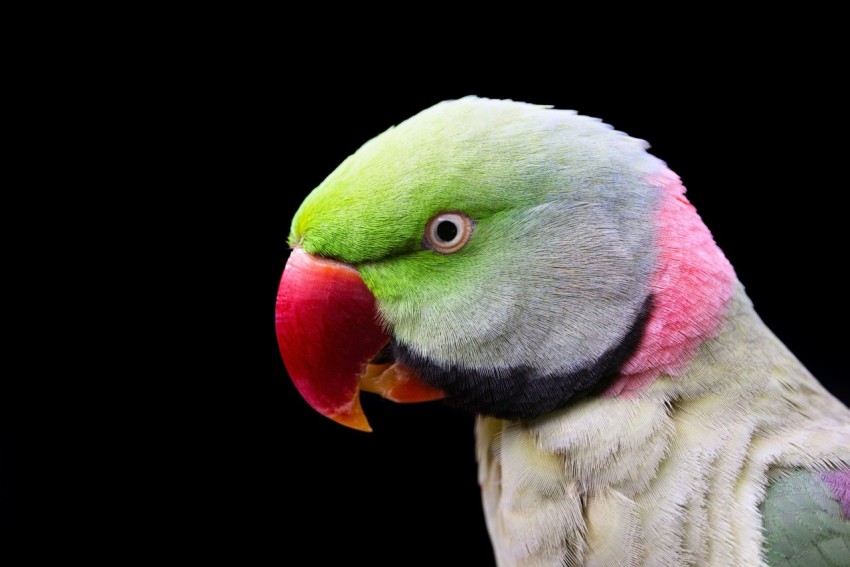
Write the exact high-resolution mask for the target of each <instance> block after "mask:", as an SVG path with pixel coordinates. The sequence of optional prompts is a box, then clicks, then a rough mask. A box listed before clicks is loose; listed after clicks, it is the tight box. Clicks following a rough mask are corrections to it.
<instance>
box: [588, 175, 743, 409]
mask: <svg viewBox="0 0 850 567" xmlns="http://www.w3.org/2000/svg"><path fill="white" fill-rule="evenodd" d="M651 182H652V183H653V184H656V185H657V186H658V187H660V188H661V189H662V191H663V196H662V198H661V203H660V206H659V208H658V211H657V213H656V227H657V232H656V245H657V246H658V248H659V254H658V260H657V268H656V270H655V272H654V274H653V278H652V282H651V285H650V293H651V294H652V297H653V309H652V313H651V314H650V316H649V320H648V321H647V323H646V328H645V330H644V333H643V336H642V337H641V340H640V343H639V344H638V347H637V349H636V351H635V353H634V354H633V355H632V356H631V358H630V359H629V360H628V361H627V362H626V363H625V365H624V366H623V368H622V370H621V372H620V377H619V378H618V379H617V380H615V381H614V383H613V384H611V386H610V387H609V388H608V389H607V390H606V391H605V393H604V395H606V396H628V395H629V394H631V393H634V392H637V391H640V390H642V389H644V388H645V387H647V386H648V385H650V384H651V383H652V382H654V381H655V379H656V378H657V377H658V376H660V375H662V374H666V375H671V376H677V375H679V373H681V372H682V370H683V369H685V368H686V367H687V366H688V364H689V363H690V362H691V361H692V360H693V359H694V357H695V356H696V353H697V351H698V349H699V347H700V345H701V344H702V343H703V342H705V341H706V340H709V339H711V338H713V337H714V336H716V334H717V332H718V330H719V329H720V327H721V326H722V324H723V322H724V320H725V318H726V314H727V310H728V307H729V303H730V300H731V299H732V295H733V293H734V288H735V281H736V278H735V272H734V270H733V269H732V266H731V264H730V263H729V261H728V260H727V259H726V257H725V256H724V255H723V252H722V251H721V250H720V248H718V246H717V244H716V243H715V242H714V239H713V238H712V236H711V233H710V232H709V230H708V228H706V226H705V224H704V223H703V222H702V219H700V217H699V215H698V214H697V212H696V209H695V208H694V206H693V205H691V203H690V202H689V201H688V199H687V198H686V197H685V188H684V186H683V185H682V183H681V181H680V180H679V178H678V176H676V174H674V173H673V172H671V171H669V170H668V171H667V172H665V173H664V174H661V175H658V176H656V177H654V178H652V179H651Z"/></svg>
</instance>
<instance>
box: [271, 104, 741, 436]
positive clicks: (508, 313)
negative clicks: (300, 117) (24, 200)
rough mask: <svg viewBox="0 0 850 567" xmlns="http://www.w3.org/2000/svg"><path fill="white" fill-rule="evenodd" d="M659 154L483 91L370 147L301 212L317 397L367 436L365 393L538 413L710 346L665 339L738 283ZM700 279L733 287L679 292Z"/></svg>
mask: <svg viewBox="0 0 850 567" xmlns="http://www.w3.org/2000/svg"><path fill="white" fill-rule="evenodd" d="M647 147H648V146H647V145H646V143H645V142H643V141H640V140H636V139H633V138H630V137H628V136H627V135H625V134H623V133H620V132H617V131H615V130H614V129H612V128H610V127H609V126H607V125H605V124H603V123H602V122H600V121H598V120H596V119H593V118H589V117H585V116H580V115H577V114H576V113H574V112H572V111H564V110H554V109H551V108H548V107H541V106H536V105H530V104H524V103H517V102H512V101H498V100H487V99H479V98H474V97H469V98H465V99H461V100H457V101H450V102H443V103H440V104H437V105H436V106H434V107H432V108H430V109H427V110H425V111H423V112H421V113H420V114H418V115H416V116H414V117H413V118H410V119H409V120H407V121H405V122H403V123H401V124H400V125H398V126H396V127H394V128H391V129H390V130H388V131H387V132H385V133H383V134H381V135H380V136H378V137H377V138H375V139H373V140H371V141H369V142H368V143H366V144H365V145H364V146H363V147H361V148H360V149H359V150H358V151H357V152H356V153H355V154H354V155H352V156H350V157H349V158H348V159H346V160H345V161H344V162H343V163H342V164H341V165H340V166H339V167H338V168H337V169H336V170H335V171H334V172H333V173H331V174H330V176H328V177H327V179H325V180H324V181H323V182H322V183H321V185H319V187H317V188H316V189H315V190H314V191H313V192H312V193H311V194H310V195H309V196H308V197H307V198H306V199H305V201H304V202H303V203H302V205H301V207H300V208H299V210H298V212H297V213H296V215H295V217H294V219H293V222H292V229H291V232H290V235H289V244H290V246H291V247H292V250H293V251H292V253H291V256H290V258H289V261H288V262H287V265H286V268H285V270H284V273H283V277H282V279H281V283H280V290H279V293H278V299H277V311H276V329H277V337H278V343H279V346H280V350H281V353H282V356H283V360H284V363H285V365H286V368H287V371H288V373H289V375H290V377H291V378H292V380H293V382H294V383H295V385H296V387H297V388H298V390H299V392H300V393H301V394H302V396H303V397H304V399H305V400H306V401H307V402H308V403H309V404H310V405H311V406H312V407H313V408H315V409H316V410H318V411H319V412H320V413H322V414H323V415H325V416H327V417H330V418H332V419H334V420H336V421H338V422H340V423H342V424H344V425H347V426H350V427H354V428H356V429H361V430H369V425H368V422H367V421H366V418H365V416H364V414H363V411H362V409H361V406H360V401H359V395H360V391H361V390H366V391H369V392H375V393H378V394H380V395H382V396H384V397H386V398H389V399H391V400H394V401H400V402H409V401H426V400H434V399H439V398H445V399H446V400H447V401H448V402H449V403H451V404H454V405H457V406H460V407H462V408H466V409H468V410H471V411H473V412H475V413H479V414H483V415H490V416H495V417H500V418H505V419H529V418H535V417H538V416H541V415H543V414H545V413H547V412H549V411H552V410H553V409H556V408H560V407H564V406H566V405H567V404H569V403H570V401H571V400H575V399H578V398H580V397H583V396H588V395H594V394H599V393H602V392H605V391H608V390H610V389H611V388H612V387H613V384H615V383H616V382H617V381H618V380H619V379H621V378H622V377H623V376H624V375H625V374H628V373H630V374H629V375H631V376H638V375H642V374H643V375H645V374H646V372H647V371H648V369H651V368H654V369H657V370H658V371H663V370H670V367H672V366H673V365H674V362H675V363H678V362H680V360H679V359H681V358H683V357H684V355H683V354H682V352H684V351H685V350H688V349H691V350H693V348H694V345H695V344H696V342H695V341H692V342H693V343H694V344H690V345H689V346H687V348H684V347H683V348H682V349H680V351H678V353H674V355H670V354H669V353H670V352H671V350H670V344H668V343H665V342H664V341H661V342H658V341H655V342H653V341H654V339H653V337H655V336H656V335H659V334H663V331H664V328H663V327H664V326H665V325H667V326H668V327H669V326H670V325H673V326H675V325H676V322H675V318H676V313H679V312H681V316H682V317H683V318H684V319H686V320H687V321H685V322H684V323H682V324H681V325H680V327H682V325H683V326H684V327H682V328H678V327H677V328H676V334H677V336H679V337H685V339H680V340H679V342H687V340H686V339H687V337H688V336H689V335H688V332H689V328H688V327H687V326H688V325H689V324H690V325H697V326H699V323H698V320H700V317H693V316H692V313H690V312H688V309H689V308H690V307H693V306H692V305H691V304H699V303H700V301H703V302H704V301H709V302H710V301H714V302H715V303H717V302H719V303H723V302H724V301H727V300H728V296H729V295H730V294H731V291H730V290H731V284H730V283H729V282H730V281H731V280H732V279H734V277H733V276H731V275H730V274H731V267H728V263H727V262H726V261H725V258H723V257H722V253H720V252H719V250H717V249H716V246H715V245H714V243H713V240H711V237H710V234H708V232H707V229H705V228H704V225H702V222H701V221H700V220H699V217H698V216H696V214H695V213H694V212H693V207H691V206H690V204H689V203H688V202H687V200H686V199H685V198H684V196H683V193H684V189H683V188H682V187H681V184H679V182H678V178H677V177H676V176H675V175H674V174H672V173H671V172H670V171H669V170H668V169H667V168H666V166H665V164H664V163H663V162H662V161H660V160H659V159H657V158H655V157H654V156H652V155H650V154H649V153H647V151H646V149H647ZM665 219H666V220H665ZM694 219H695V220H694ZM671 231H672V232H676V231H679V232H681V233H682V234H679V235H678V236H676V235H672V233H671ZM706 235H707V237H706ZM688 238H690V239H696V241H697V244H700V243H701V245H702V248H699V247H697V249H696V253H695V254H683V253H682V247H681V245H680V244H681V241H682V240H683V239H688ZM706 238H707V240H706ZM668 241H669V242H668ZM677 243H678V244H677ZM700 251H702V252H700ZM718 254H719V257H718V256H717V255H718ZM691 256H692V258H691V259H690V260H689V259H688V258H689V257H691ZM688 277H691V278H692V279H693V278H697V280H698V281H703V280H705V281H713V280H711V278H714V279H716V280H717V281H718V282H720V283H722V284H723V286H725V287H723V290H725V291H723V293H719V294H718V293H715V292H716V290H714V291H715V292H712V293H709V294H708V295H710V296H711V297H709V298H708V299H706V298H700V297H699V295H700V294H699V293H695V294H692V295H693V296H694V297H691V296H690V295H687V294H682V293H680V290H681V289H684V288H686V287H687V286H688V285H689V284H688V281H689V280H688ZM697 280H695V281H697ZM674 284H675V285H674ZM718 285H719V284H718ZM702 287H706V286H702ZM673 288H675V289H673ZM671 290H672V291H671ZM671 294H672V299H671ZM715 296H717V297H719V299H717V298H715V299H712V298H714V297H715ZM703 307H704V306H703ZM718 309H719V307H718ZM665 312H669V313H668V315H667V316H664V315H663V313H665ZM713 317H714V316H713V315H712V316H710V317H708V319H712V318H713ZM714 318H716V317H714ZM703 319H705V317H703ZM671 321H672V322H671ZM689 321H690V323H689ZM693 321H697V323H694V322H693ZM710 326H711V325H710V324H709V323H706V324H705V325H703V326H702V327H700V328H699V329H697V330H696V331H693V329H690V331H693V332H691V335H694V337H696V336H698V335H700V336H701V335H703V334H705V333H706V332H707V329H708V327H710ZM668 330H669V329H668ZM674 350H675V349H674ZM665 356H667V357H668V358H669V357H670V356H672V357H673V358H675V359H676V360H672V359H670V360H668V359H667V358H665ZM665 364H666V366H665ZM620 389H622V387H620Z"/></svg>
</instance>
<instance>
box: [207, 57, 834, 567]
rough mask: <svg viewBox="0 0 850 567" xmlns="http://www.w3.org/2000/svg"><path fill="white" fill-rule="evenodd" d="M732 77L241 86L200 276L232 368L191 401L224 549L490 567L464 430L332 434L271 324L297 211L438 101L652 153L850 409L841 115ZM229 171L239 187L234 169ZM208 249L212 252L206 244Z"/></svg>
mask: <svg viewBox="0 0 850 567" xmlns="http://www.w3.org/2000/svg"><path fill="white" fill-rule="evenodd" d="M724 75H725V71H724V70H716V71H715V72H711V71H709V70H707V71H706V74H705V75H704V76H703V77H702V80H700V81H697V82H696V83H692V84H690V83H689V84H684V83H679V82H678V81H677V80H676V79H675V78H674V77H672V76H667V75H665V74H664V73H661V74H659V75H656V76H653V77H645V78H643V80H635V81H631V80H623V81H622V82H621V81H619V80H616V79H613V78H611V77H608V78H607V79H605V78H603V79H600V78H599V77H598V76H597V75H593V76H588V77H586V78H584V77H581V76H579V77H576V78H574V79H573V80H567V79H566V78H563V77H555V78H551V79H549V80H547V79H543V80H540V77H531V76H530V75H529V76H517V77H511V78H503V79H500V80H480V79H475V80H472V79H466V80H440V79H439V78H437V77H434V76H433V75H428V76H427V77H420V80H419V81H417V82H416V83H415V84H414V85H412V86H401V81H399V80H398V78H397V77H392V76H386V77H380V78H377V79H373V80H368V81H367V80H363V81H358V80H356V79H355V78H351V79H349V80H341V81H339V82H334V81H328V82H322V83H321V84H318V85H313V86H310V87H305V88H303V90H302V89H301V87H299V89H298V91H297V92H298V94H297V95H296V96H295V97H290V98H287V97H283V98H281V99H280V100H278V99H277V98H276V97H277V94H276V93H275V92H268V91H265V90H264V88H265V84H264V83H263V81H262V80H256V77H249V78H248V80H247V82H246V84H245V85H244V92H242V93H241V94H240V96H239V98H238V101H239V102H240V103H241V104H245V105H246V106H247V109H246V113H245V115H244V117H243V116H240V115H239V113H238V112H236V113H234V112H233V111H230V112H229V113H228V114H229V115H230V119H231V120H234V121H237V122H239V121H243V120H244V122H240V123H239V124H230V125H228V127H227V128H228V130H232V132H233V133H235V134H236V135H237V138H238V139H235V140H231V141H230V143H228V144H227V147H232V146H234V145H235V146H236V147H237V148H238V157H239V160H238V161H239V164H240V167H239V170H240V171H239V172H238V174H236V175H231V176H230V177H228V181H229V182H230V183H232V187H231V188H230V189H231V192H230V193H229V194H228V195H227V196H226V197H225V198H224V200H223V202H222V205H223V206H220V207H218V208H217V209H216V210H218V211H219V212H220V213H221V214H222V216H221V222H220V224H219V225H218V226H216V227H215V234H212V235H206V236H209V238H210V239H211V240H212V242H213V243H214V245H215V246H216V247H218V253H217V254H215V255H213V260H212V263H211V265H209V266H208V271H207V273H206V275H205V277H206V278H210V279H211V280H213V281H214V280H216V279H218V278H221V281H218V282H216V289H217V290H219V293H221V297H220V300H221V302H222V304H223V305H224V307H222V306H221V305H219V304H217V303H214V304H213V305H210V308H211V309H216V310H220V309H225V310H227V312H226V315H225V316H224V317H222V318H221V319H220V321H218V320H216V321H214V322H213V324H212V326H211V328H207V329H205V332H207V333H209V332H214V333H220V334H221V335H222V337H226V340H224V341H219V342H220V344H219V345H218V347H217V348H218V349H220V350H218V351H215V352H209V351H204V350H202V351H200V352H198V356H211V355H212V356H219V355H221V354H222V353H224V356H226V357H228V358H229V359H232V358H233V357H235V358H236V361H237V364H235V365H233V367H232V368H228V370H229V372H228V373H227V374H225V375H218V373H216V374H214V375H213V376H212V377H210V378H209V381H207V377H204V379H203V380H202V382H203V384H202V385H201V386H199V391H200V392H201V394H202V395H204V396H208V397H209V400H210V401H209V403H210V404H212V407H211V408H210V409H212V410H213V411H212V412H210V415H209V417H208V420H209V421H207V422H199V423H197V424H196V426H197V435H198V438H199V440H200V441H201V442H203V443H205V444H208V445H211V446H212V448H213V449H212V451H211V452H210V451H207V452H205V455H206V456H207V457H209V455H210V454H212V455H213V456H214V458H213V459H211V460H210V461H209V463H208V465H209V470H208V471H206V473H205V476H206V478H205V479H201V480H202V481H203V482H206V483H207V485H208V486H209V498H210V503H209V504H210V514H211V515H212V517H213V518H215V521H216V522H220V527H221V528H222V529H221V533H222V539H221V540H219V541H218V544H220V545H221V544H224V543H225V542H227V539H228V537H231V535H230V534H235V533H237V532H238V533H239V534H240V536H239V537H241V536H242V535H244V528H246V526H248V527H249V528H248V529H247V532H248V533H249V534H250V536H249V538H248V539H249V541H250V542H251V543H246V544H244V545H245V546H247V547H248V548H254V546H257V547H258V548H261V549H265V550H267V551H271V552H272V553H275V554H278V555H279V556H281V557H285V556H286V555H287V554H288V551H287V550H288V549H290V548H291V547H292V546H298V547H300V546H306V547H307V548H309V549H310V550H311V551H312V552H314V553H316V554H318V555H319V556H320V557H322V558H323V560H325V561H328V562H331V561H344V560H346V558H349V557H358V558H362V559H363V560H365V561H368V562H370V563H373V564H396V563H397V562H398V561H399V558H400V557H406V556H407V554H415V556H416V557H417V558H418V559H420V560H421V561H422V562H423V563H430V562H437V561H441V560H445V559H446V558H447V557H452V556H455V555H457V554H462V555H463V556H465V557H472V558H476V559H475V560H474V561H473V564H487V561H489V560H490V559H489V555H488V554H489V553H490V551H489V549H490V548H489V542H488V539H487V535H486V531H485V527H484V520H483V516H482V513H481V511H480V500H479V491H478V487H477V484H476V465H475V459H474V452H473V446H474V441H473V434H472V428H473V419H472V417H471V416H469V415H465V414H463V413H460V412H457V411H452V410H449V409H445V408H442V407H441V406H439V405H435V404H429V405H422V406H403V407H402V406H395V405H393V404H391V403H388V402H384V401H383V400H378V399H374V398H373V397H372V396H364V406H365V409H366V413H367V415H369V418H370V421H371V424H372V426H373V428H374V430H375V431H374V433H372V434H363V433H359V432H355V431H351V430H348V429H345V428H343V427H340V426H338V425H336V424H335V423H332V422H331V421H329V420H327V419H325V418H323V417H321V416H319V415H318V414H316V413H315V412H314V411H313V410H311V409H310V408H308V407H307V405H306V404H305V403H304V402H303V401H302V400H301V399H300V398H299V396H298V394H297V393H296V392H295V390H294V388H293V387H292V385H291V384H290V383H289V381H288V379H287V377H286V374H285V371H284V369H283V366H282V364H281V361H280V360H279V356H278V353H277V348H276V344H275V337H274V333H273V325H272V321H273V307H274V297H275V293H276V289H277V284H278V280H279V277H280V274H281V271H282V269H283V266H284V263H285V261H286V257H287V254H288V251H287V247H286V244H285V239H286V236H287V231H288V227H289V222H290V219H291V217H292V214H293V213H294V211H295V209H296V207H297V206H298V204H299V203H300V201H301V200H302V199H303V197H304V196H306V194H307V193H308V192H309V191H310V190H311V189H312V188H313V187H315V186H316V185H317V184H318V183H319V182H320V181H321V180H322V179H323V177H324V176H325V175H327V174H328V173H329V172H330V171H331V170H332V169H333V168H334V167H335V166H336V165H337V164H338V163H339V162H340V161H341V160H342V159H344V158H345V157H346V156H347V155H349V154H350V153H352V152H353V151H355V150H356V149H357V148H358V147H359V146H360V145H361V144H362V143H363V142H365V141H366V140H368V139H369V138H371V137H373V136H375V135H377V134H379V133H380V132H381V131H383V130H384V129H386V128H387V127H389V126H390V125H392V124H396V123H398V122H399V121H401V120H403V119H405V118H406V117H408V116H410V115H412V114H414V113H416V112H417V111H419V110H421V109H424V108H426V107H428V106H430V105H431V104H434V103H436V102H438V101H440V100H443V99H450V98H457V97H460V96H464V95H467V94H477V95H480V96H488V97H495V98H512V99H516V100H523V101H529V102H535V103H541V104H551V105H555V106H556V107H559V108H572V109H577V110H579V111H580V112H582V113H584V114H589V115H592V116H597V117H600V118H602V119H604V120H605V121H606V122H607V123H609V124H612V125H614V126H615V127H617V128H618V129H621V130H623V131H625V132H627V133H629V134H631V135H632V136H636V137H640V138H644V139H646V140H648V141H649V142H650V143H651V144H652V151H653V153H655V154H656V155H658V156H659V157H661V158H662V159H664V160H666V161H667V163H668V164H669V166H670V167H671V168H672V169H673V170H675V171H676V172H677V173H679V175H680V176H681V177H682V178H683V180H684V183H685V185H686V186H687V187H688V196H689V197H690V199H691V200H692V202H693V203H694V204H695V205H696V206H697V208H698V210H699V211H700V213H701V214H702V216H703V218H704V220H705V221H706V223H707V224H708V226H709V227H710V228H711V230H712V231H713V233H714V235H715V237H716V240H717V241H718V243H719V244H720V246H721V247H722V248H723V249H724V251H725V252H726V253H727V255H728V257H729V258H730V259H731V261H732V263H733V265H734V266H735V267H736V269H737V272H738V275H739V277H740V279H741V280H742V281H743V282H744V284H745V285H746V286H747V290H748V292H749V294H750V295H751V297H752V299H753V300H754V302H755V305H756V307H757V309H758V311H759V313H760V314H761V315H762V317H763V318H764V320H765V321H766V322H767V324H768V325H769V326H770V327H771V328H772V329H773V330H774V331H775V332H776V333H777V334H778V335H779V337H780V338H781V339H782V340H783V341H784V342H785V343H786V344H787V345H788V346H789V347H790V348H791V349H792V350H793V351H794V352H795V353H796V354H797V356H798V357H800V358H801V359H802V361H803V362H804V363H805V364H806V365H807V366H808V367H809V368H810V369H811V371H812V372H813V373H814V374H815V375H816V376H818V377H819V378H820V380H821V381H822V382H823V383H824V384H825V385H827V387H828V388H830V389H831V390H832V391H833V392H835V393H836V394H838V395H839V396H843V399H844V400H845V401H847V400H848V399H850V398H848V394H847V386H846V382H845V378H846V373H845V371H844V369H843V368H842V367H841V366H840V364H841V363H840V360H841V358H842V356H843V350H844V348H846V347H845V342H846V332H845V331H844V329H843V326H842V324H841V323H840V321H841V320H843V317H844V316H845V315H846V299H845V290H846V284H845V283H844V281H843V277H842V276H840V275H839V274H838V273H837V269H839V267H842V266H843V264H844V262H845V259H846V253H845V245H846V242H847V240H846V237H845V230H844V226H843V225H844V224H845V222H844V218H845V217H844V213H843V212H842V207H843V206H842V205H840V204H839V202H838V201H837V199H841V198H842V197H843V194H844V189H843V187H844V185H845V181H843V180H841V179H840V175H842V170H840V169H839V164H840V163H841V154H842V152H843V150H840V151H839V150H838V149H837V145H844V143H843V142H834V141H832V139H831V138H830V137H829V133H830V132H831V131H832V130H833V128H835V127H836V125H835V124H836V121H838V120H839V119H843V112H844V110H843V109H842V108H841V107H840V106H838V105H837V104H835V103H836V100H835V99H834V98H832V97H833V94H832V92H833V91H832V90H831V85H830V84H829V82H828V81H826V80H822V79H821V78H819V77H817V76H812V77H808V79H807V80H808V83H807V90H805V91H804V92H800V91H794V93H793V94H792V93H791V92H789V91H788V87H789V86H790V83H791V82H792V81H791V79H789V78H788V77H783V76H781V75H767V76H762V75H759V76H749V77H747V76H743V77H742V78H740V79H736V80H731V79H729V78H728V77H725V76H724ZM535 79H536V80H535ZM801 79H802V78H798V79H796V80H801ZM287 94H291V93H287ZM254 96H256V97H257V101H258V102H256V106H254V107H252V106H251V104H253V103H254ZM234 114H235V116H234ZM839 114H840V116H839ZM255 136H257V137H256V138H255ZM243 144H244V145H243ZM217 159H227V155H226V153H222V154H221V155H218V156H217ZM224 167H225V168H226V170H227V171H228V172H229V173H231V174H232V173H233V172H232V171H231V169H232V168H233V167H234V166H233V165H232V164H228V165H225V166H224ZM206 236H205V237H204V238H201V239H200V242H199V245H200V246H209V242H208V241H207V239H206ZM842 269H843V268H842ZM210 279H208V280H206V281H210ZM231 286H232V288H231ZM218 313H220V311H218ZM230 362H233V360H231V361H230ZM213 432H216V433H215V434H214V433H213ZM231 528H232V529H233V532H231ZM232 537H234V538H235V537H236V536H235V535H233V536H232ZM237 539H238V538H237ZM240 545H243V544H242V543H240ZM479 559H480V561H479Z"/></svg>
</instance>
